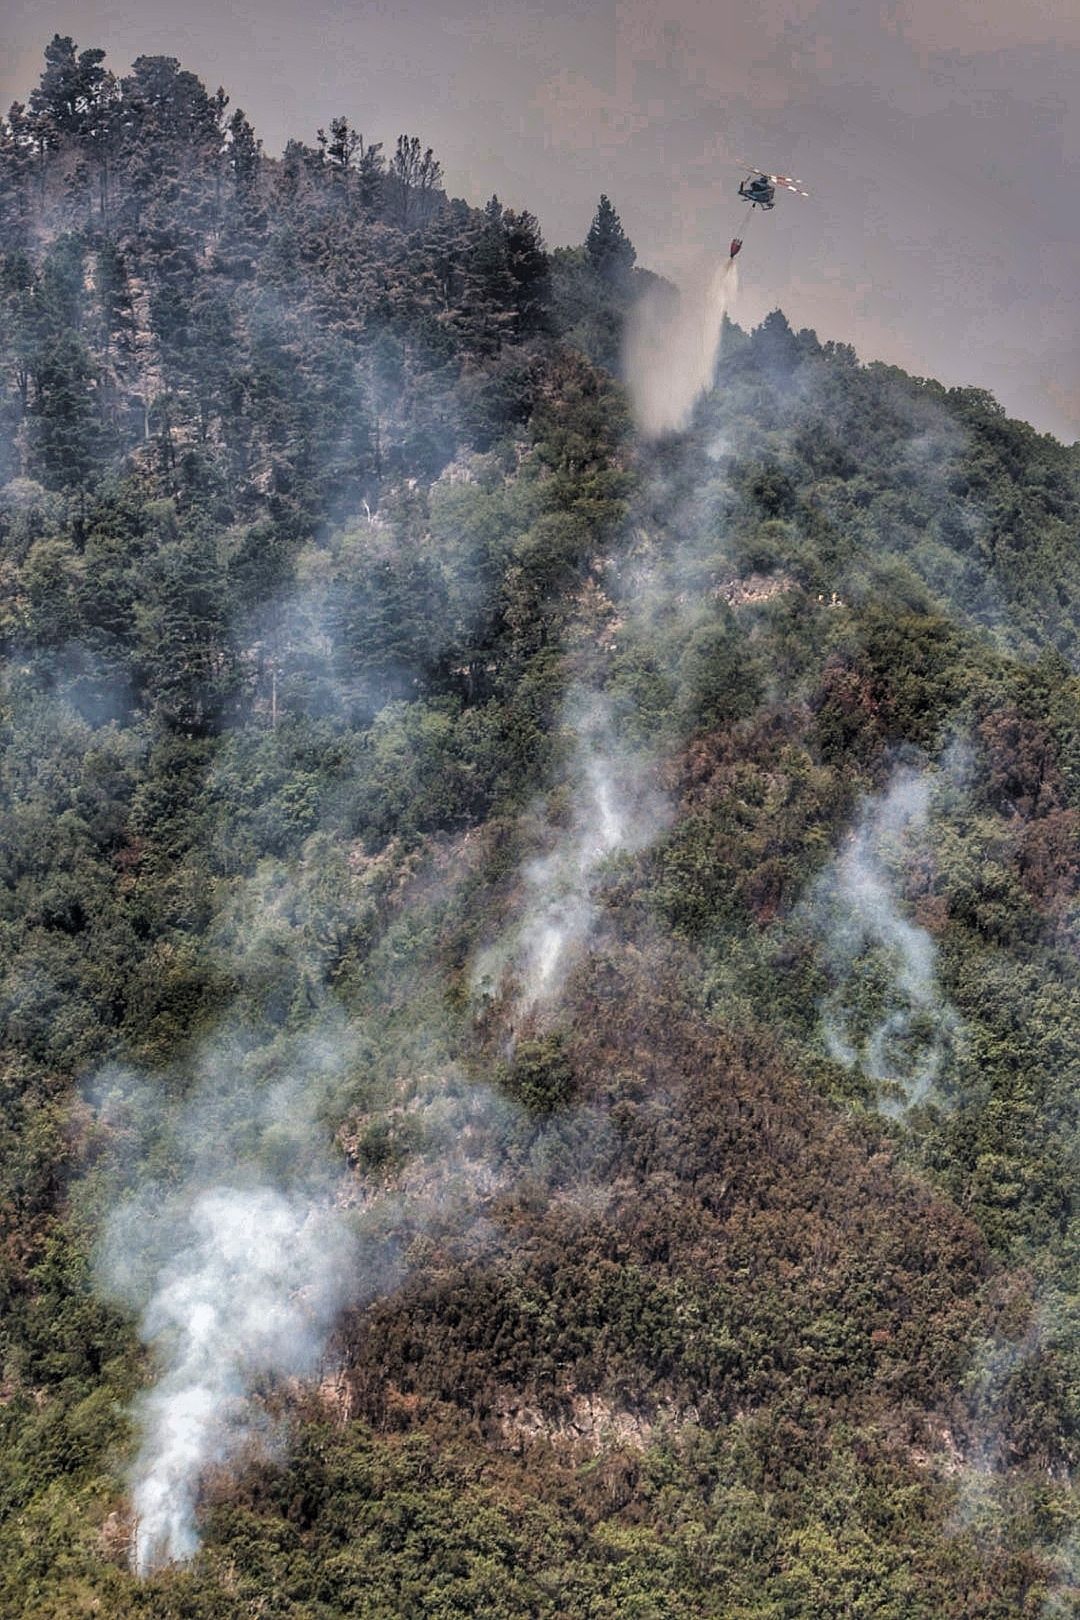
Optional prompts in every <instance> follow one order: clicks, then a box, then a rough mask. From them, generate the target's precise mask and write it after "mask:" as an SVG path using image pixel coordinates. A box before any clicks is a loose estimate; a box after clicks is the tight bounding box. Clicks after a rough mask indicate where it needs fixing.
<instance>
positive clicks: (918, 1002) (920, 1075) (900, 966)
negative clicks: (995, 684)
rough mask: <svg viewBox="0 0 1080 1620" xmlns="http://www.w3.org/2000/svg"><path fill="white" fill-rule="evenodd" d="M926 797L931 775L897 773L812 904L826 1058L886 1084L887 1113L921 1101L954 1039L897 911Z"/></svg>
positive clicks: (932, 978)
mask: <svg viewBox="0 0 1080 1620" xmlns="http://www.w3.org/2000/svg"><path fill="white" fill-rule="evenodd" d="M930 793H931V780H930V778H929V776H928V775H925V774H919V773H917V772H914V771H911V770H907V769H901V770H898V771H897V772H896V773H895V774H894V776H893V778H892V781H891V782H890V784H889V786H888V788H887V789H886V791H885V793H884V794H883V795H881V796H880V797H877V798H874V799H871V800H870V801H869V802H868V803H867V804H865V805H864V806H863V809H862V811H861V812H860V815H859V817H858V820H857V822H856V825H855V828H854V830H853V832H852V833H851V835H850V837H849V840H848V843H847V846H846V847H845V849H844V850H843V852H842V853H841V854H840V855H839V856H838V857H837V859H836V860H835V861H834V862H833V864H832V866H831V867H830V868H829V870H828V871H827V872H826V873H825V875H824V876H823V877H822V878H821V879H820V881H819V882H818V884H817V886H816V889H815V893H814V897H813V902H812V906H813V913H814V919H815V924H816V927H817V929H818V930H819V931H820V932H822V933H823V934H824V935H825V940H826V960H827V963H828V966H829V969H830V972H831V974H832V977H833V980H834V988H833V990H832V992H831V994H830V995H829V996H828V998H827V999H826V1001H825V1004H824V1006H823V1009H822V1013H823V1024H824V1035H825V1041H826V1045H827V1047H828V1050H829V1054H830V1056H832V1057H833V1058H834V1059H836V1060H837V1061H838V1062H841V1063H843V1064H845V1065H846V1066H848V1067H850V1066H852V1065H854V1064H856V1063H858V1064H859V1065H861V1067H862V1069H863V1070H864V1072H865V1073H866V1074H867V1075H868V1076H869V1077H870V1078H871V1079H872V1080H875V1081H877V1082H878V1083H879V1084H881V1085H882V1086H883V1088H884V1089H883V1090H882V1092H881V1093H880V1096H879V1106H880V1107H881V1108H882V1110H883V1111H884V1112H886V1113H898V1112H901V1111H902V1110H903V1109H904V1108H907V1107H910V1106H911V1105H912V1104H913V1103H916V1102H918V1101H919V1100H920V1099H921V1098H923V1097H924V1096H925V1095H926V1094H927V1092H928V1091H929V1090H930V1088H931V1086H932V1085H933V1084H934V1082H935V1080H936V1079H937V1078H938V1076H939V1074H940V1071H941V1068H942V1065H943V1063H944V1060H945V1058H946V1056H947V1054H948V1053H949V1052H950V1050H951V1049H952V1047H953V1046H954V1044H955V1042H956V1039H957V1037H958V1032H959V1021H958V1018H957V1015H956V1013H955V1011H954V1010H953V1008H952V1007H951V1006H950V1005H949V1003H948V1001H947V1000H946V998H945V997H944V995H943V993H942V991H941V988H940V986H939V983H938V978H937V966H936V955H937V953H936V947H935V945H934V941H933V939H932V938H931V936H930V935H929V934H928V933H927V931H926V930H925V929H924V928H921V927H920V926H919V925H918V924H917V923H915V922H913V921H912V920H911V918H910V917H909V916H907V915H905V912H904V902H903V889H902V883H901V876H902V870H903V866H904V861H905V857H906V856H908V855H909V854H910V846H911V843H912V840H913V839H915V838H916V837H917V836H918V835H919V834H920V833H921V832H922V831H923V830H924V829H925V826H926V822H927V815H928V810H929V804H930Z"/></svg>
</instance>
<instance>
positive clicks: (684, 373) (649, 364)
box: [623, 259, 739, 438]
mask: <svg viewBox="0 0 1080 1620" xmlns="http://www.w3.org/2000/svg"><path fill="white" fill-rule="evenodd" d="M738 287H739V271H738V267H737V265H736V263H735V261H734V259H726V260H725V261H724V262H723V263H722V264H720V265H719V266H717V267H716V268H711V269H709V270H707V271H704V272H701V273H699V274H698V275H697V276H694V277H691V278H688V282H687V285H686V286H685V287H684V288H683V290H682V291H681V293H679V294H678V295H675V294H673V293H672V291H671V289H670V287H669V286H668V285H667V284H666V283H660V284H658V285H656V286H654V287H651V288H650V289H649V290H648V291H647V292H646V293H645V294H644V295H643V297H642V298H641V299H639V301H638V303H637V304H636V305H635V306H634V309H633V311H632V313H631V316H630V320H629V322H628V325H627V333H626V343H625V353H624V357H623V359H624V365H625V370H626V379H627V384H628V386H629V389H630V397H631V400H632V402H633V406H634V414H635V416H636V418H637V422H638V426H639V427H640V429H641V431H642V433H643V434H645V436H646V437H647V438H656V437H657V436H658V435H660V434H662V433H674V432H677V431H678V430H679V429H680V428H683V427H685V426H686V424H687V422H688V421H689V418H690V414H691V412H692V411H693V409H694V405H695V404H696V403H697V401H698V399H699V398H700V397H701V395H702V394H703V393H705V391H706V390H707V389H709V388H711V387H712V384H713V378H714V376H715V374H716V362H717V359H718V357H719V354H720V336H721V332H722V329H723V321H724V316H725V315H726V314H727V313H728V311H729V310H730V309H731V307H732V305H733V303H734V300H735V296H736V294H737V292H738Z"/></svg>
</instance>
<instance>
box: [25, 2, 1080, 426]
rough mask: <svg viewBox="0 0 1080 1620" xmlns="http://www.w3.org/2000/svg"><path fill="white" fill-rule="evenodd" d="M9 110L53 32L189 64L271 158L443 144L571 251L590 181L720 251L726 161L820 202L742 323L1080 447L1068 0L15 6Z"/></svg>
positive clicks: (796, 216) (753, 232)
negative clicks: (779, 328) (823, 343)
mask: <svg viewBox="0 0 1080 1620" xmlns="http://www.w3.org/2000/svg"><path fill="white" fill-rule="evenodd" d="M2 13H3V18H4V23H5V27H4V38H5V45H6V49H5V52H4V56H3V60H2V61H0V97H2V98H3V104H4V105H7V104H8V103H10V102H11V101H12V100H14V99H25V97H26V96H27V94H28V92H29V90H30V89H31V88H32V87H33V85H34V84H35V83H36V81H37V76H38V73H39V71H40V60H41V51H42V49H43V47H44V45H45V42H46V40H47V39H48V38H49V37H50V36H51V35H52V34H53V33H54V32H57V31H59V32H61V33H70V34H72V35H73V36H74V38H75V39H76V41H77V42H78V43H79V45H80V46H86V45H102V46H104V47H105V48H106V49H107V51H108V53H109V63H110V65H111V66H112V67H113V68H114V70H116V71H119V72H122V71H124V70H126V68H127V67H128V65H129V64H130V62H131V60H132V59H133V57H135V56H136V55H139V54H147V55H150V54H166V55H173V56H178V57H179V58H180V59H181V61H182V62H183V63H184V65H185V66H187V67H189V68H191V69H192V70H193V71H195V72H196V73H198V74H199V75H200V77H202V78H203V79H204V80H206V81H207V83H208V84H209V86H210V88H211V89H213V88H216V86H217V85H218V84H222V85H224V87H225V89H226V90H227V91H228V93H229V95H230V96H231V98H232V102H233V105H239V106H241V107H243V109H244V111H245V112H246V113H247V114H248V116H249V118H250V119H251V120H252V122H253V123H254V124H255V126H256V128H257V130H258V131H259V133H260V134H261V136H262V137H263V140H264V145H265V148H266V150H267V151H268V152H269V153H271V154H276V153H278V152H280V151H281V149H282V147H283V145H284V143H285V141H286V140H287V139H288V138H289V137H290V136H297V137H300V138H303V139H307V140H312V139H313V138H314V133H315V130H316V128H317V127H318V126H319V125H326V124H328V123H329V120H330V119H331V118H332V117H333V116H335V115H336V114H338V113H344V114H345V115H346V116H347V117H348V118H349V119H350V121H351V122H353V123H354V124H355V125H356V126H357V127H358V128H359V129H360V130H361V131H362V132H363V133H364V135H365V136H366V137H367V138H369V139H376V140H377V139H383V140H385V141H386V142H387V144H388V145H391V144H392V143H393V140H394V139H395V137H396V136H397V134H398V133H400V132H401V131H405V130H407V131H409V132H415V133H417V134H419V135H420V136H421V138H422V139H423V140H424V141H425V142H430V143H431V144H432V145H433V146H434V147H435V149H436V152H437V154H438V156H439V157H440V158H441V160H442V163H443V166H444V170H445V175H446V183H447V186H448V189H449V190H450V191H451V192H452V193H453V194H456V195H460V196H464V197H466V198H468V199H469V200H470V201H472V202H482V201H484V200H485V199H486V198H487V197H488V196H490V195H491V193H492V192H497V193H498V194H499V196H500V197H501V198H502V200H503V201H504V202H505V203H507V204H509V205H511V206H514V207H519V208H520V207H528V208H530V209H532V211H533V212H534V213H536V214H537V215H538V216H539V218H540V221H541V224H542V226H543V228H544V232H545V235H546V237H547V240H548V242H549V244H551V245H552V246H557V245H560V244H563V243H568V242H580V241H581V240H582V239H583V238H584V235H585V232H586V230H587V228H588V224H589V220H590V218H591V216H592V212H593V210H594V208H595V204H596V199H597V197H598V195H599V193H600V192H601V191H605V192H607V193H608V194H609V195H610V196H611V198H612V200H613V202H614V203H615V206H616V208H617V209H618V210H619V213H620V215H621V217H622V220H623V224H624V225H625V227H626V229H627V231H628V232H629V234H630V236H631V237H632V239H633V240H634V242H635V245H636V246H637V248H638V253H639V259H640V262H642V263H644V264H647V265H649V266H650V267H653V268H655V269H658V270H661V271H665V272H668V273H673V274H676V275H677V274H678V273H679V272H680V270H686V269H687V268H688V267H689V266H690V265H691V264H696V265H697V266H700V263H701V261H702V260H703V259H708V258H709V257H711V256H713V255H720V254H726V251H727V244H728V242H729V240H730V238H731V236H732V234H733V233H734V231H735V229H736V228H737V226H738V225H739V222H740V219H741V216H742V209H741V205H740V204H739V202H738V199H737V198H736V197H735V188H736V186H737V184H738V180H739V178H740V176H739V171H738V168H737V167H736V166H735V160H736V159H738V158H742V157H745V158H747V159H749V160H750V161H751V162H752V163H755V164H760V165H762V166H765V167H769V168H778V169H782V170H785V171H787V172H793V173H795V174H796V175H798V176H800V177H801V178H802V179H803V180H805V181H806V183H807V185H808V187H809V189H810V190H811V192H812V193H813V195H812V197H811V198H810V199H809V200H808V201H803V200H802V199H799V198H795V197H790V196H784V197H783V198H782V199H781V201H780V202H779V204H778V206H777V208H776V209H775V211H774V212H773V213H771V214H768V215H756V216H755V217H754V219H753V221H752V222H751V224H750V227H749V229H748V230H747V232H746V245H745V247H744V250H743V254H742V257H741V259H740V269H741V272H742V276H741V292H740V304H739V308H738V309H737V310H736V311H735V312H734V313H735V318H736V319H737V320H739V322H740V324H743V325H748V324H752V323H754V322H756V321H757V320H758V319H760V318H761V317H762V316H763V315H764V314H765V313H767V312H768V310H769V309H771V308H773V307H775V306H776V305H778V304H779V305H780V306H781V307H783V308H784V310H785V311H786V312H787V314H788V316H789V318H790V319H791V320H792V321H793V322H794V323H795V324H796V325H800V326H801V325H809V326H813V327H814V328H815V329H816V330H817V332H818V335H819V336H820V337H822V338H836V339H841V340H844V341H849V342H852V343H854V344H855V346H856V348H857V349H858V350H859V352H860V354H861V355H862V356H863V358H864V359H871V358H878V359H883V360H887V361H891V362H894V363H896V364H899V365H902V366H904V367H905V368H906V369H907V370H910V371H913V372H915V373H916V374H919V375H925V376H935V377H939V378H941V379H942V381H944V382H947V383H950V384H952V383H965V384H975V385H978V386H981V387H986V388H990V389H992V390H993V391H994V393H996V394H997V396H998V397H999V399H1000V400H1001V401H1002V403H1003V404H1004V405H1005V407H1006V409H1007V410H1008V411H1009V412H1010V413H1011V414H1014V415H1018V416H1022V417H1026V418H1027V419H1028V420H1030V421H1032V422H1034V423H1035V425H1036V426H1037V427H1039V428H1042V429H1045V430H1048V431H1051V432H1055V433H1057V434H1059V435H1060V436H1062V437H1064V438H1066V439H1069V440H1071V439H1074V438H1076V437H1077V435H1078V434H1080V319H1078V316H1077V313H1076V307H1077V305H1076V297H1075V295H1076V293H1077V290H1078V289H1080V206H1078V202H1080V197H1078V190H1080V186H1078V180H1077V174H1078V172H1080V171H1078V163H1077V160H1078V158H1080V97H1077V95H1076V93H1075V87H1076V85H1077V83H1080V5H1077V3H1076V0H946V3H945V4H942V3H941V0H883V3H877V0H764V3H760V4H756V5H755V4H752V3H751V4H747V3H746V0H738V3H736V0H720V3H717V0H593V3H590V4H588V5H583V4H580V0H579V3H576V4H572V3H570V0H548V3H546V4H543V5H539V4H529V3H523V0H503V3H496V0H488V3H487V4H485V3H484V0H439V3H438V4H436V3H434V0H392V3H391V0H368V3H362V4H360V3H358V4H353V5H347V4H343V3H342V0H305V3H304V4H303V5H301V4H299V3H298V0H258V3H256V0H233V4H232V5H230V6H229V7H224V6H221V5H219V4H218V3H217V0H185V4H184V5H183V6H178V5H176V4H175V0H168V3H166V0H139V4H137V5H136V4H135V3H134V0H58V3H54V4H50V3H44V4H43V3H42V0H2Z"/></svg>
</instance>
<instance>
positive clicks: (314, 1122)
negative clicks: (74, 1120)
mask: <svg viewBox="0 0 1080 1620" xmlns="http://www.w3.org/2000/svg"><path fill="white" fill-rule="evenodd" d="M351 1055H352V1042H351V1041H350V1040H349V1039H348V1037H347V1035H346V1033H345V1031H344V1030H343V1029H342V1027H341V1026H339V1025H336V1024H334V1023H333V1022H332V1021H330V1020H324V1021H323V1024H322V1027H321V1028H319V1029H312V1030H309V1031H308V1032H306V1033H305V1035H304V1037H303V1038H302V1040H301V1039H297V1040H291V1041H290V1040H281V1041H279V1043H278V1047H277V1050H275V1051H274V1052H273V1053H272V1055H268V1052H267V1049H266V1048H253V1047H252V1046H251V1045H250V1044H249V1043H248V1042H246V1041H243V1040H241V1039H240V1038H239V1037H238V1036H236V1035H235V1034H234V1035H225V1036H222V1037H220V1038H219V1039H218V1040H217V1041H216V1042H215V1043H214V1044H213V1045H212V1046H211V1047H210V1048H209V1049H208V1051H207V1052H206V1054H205V1055H204V1057H203V1060H202V1063H201V1070H202V1072H201V1076H200V1078H199V1081H198V1083H197V1084H196V1086H195V1088H194V1090H193V1094H192V1095H191V1096H190V1097H189V1098H188V1099H186V1100H185V1102H184V1103H183V1104H182V1105H181V1106H180V1108H179V1109H178V1110H174V1111H172V1112H169V1111H167V1110H166V1109H164V1108H163V1107H162V1104H161V1101H160V1092H159V1091H158V1090H157V1089H156V1088H152V1087H151V1086H150V1085H149V1084H148V1083H146V1082H144V1081H140V1080H139V1079H137V1078H135V1077H133V1076H131V1075H129V1074H127V1073H125V1072H122V1071H116V1070H112V1071H107V1072H106V1073H105V1074H103V1075H102V1076H100V1077H99V1080H98V1082H97V1092H98V1098H97V1101H98V1112H99V1117H100V1119H101V1120H102V1122H103V1124H104V1126H105V1127H106V1129H107V1130H108V1131H109V1133H110V1135H111V1136H112V1137H113V1138H115V1140H116V1141H117V1142H118V1143H122V1142H126V1143H128V1144H130V1143H131V1141H132V1140H134V1141H136V1142H138V1143H139V1150H138V1158H139V1160H140V1161H141V1162H142V1163H146V1162H147V1161H148V1160H149V1161H151V1162H154V1161H156V1162H162V1161H164V1162H167V1163H168V1164H169V1165H170V1166H171V1167H172V1168H171V1173H170V1175H169V1176H168V1178H167V1179H163V1181H162V1182H161V1183H157V1184H155V1183H143V1184H141V1185H139V1186H137V1187H136V1188H135V1189H133V1190H132V1191H130V1192H129V1194H128V1196H127V1197H125V1198H122V1199H120V1200H119V1201H118V1203H117V1205H116V1207H115V1208H114V1211H113V1213H112V1215H111V1217H110V1219H109V1221H108V1224H107V1228H106V1231H105V1235H104V1239H103V1242H102V1245H101V1249H100V1253H99V1256H98V1269H99V1275H100V1278H101V1281H102V1283H103V1285H104V1286H105V1288H106V1289H107V1291H108V1292H109V1293H111V1294H112V1295H113V1296H114V1297H116V1298H117V1299H119V1300H122V1301H123V1302H124V1303H125V1304H127V1305H128V1306H129V1307H131V1308H133V1309H135V1310H137V1311H138V1312H139V1316H140V1334H141V1337H142V1338H143V1340H144V1342H145V1343H146V1344H148V1345H149V1346H151V1347H152V1349H153V1352H154V1355H155V1358H156V1360H157V1363H158V1367H159V1376H158V1378H157V1380H156V1382H155V1384H154V1386H153V1388H152V1389H150V1390H149V1391H147V1392H146V1393H145V1394H144V1395H143V1396H142V1397H141V1399H140V1401H139V1402H138V1404H137V1412H136V1416H137V1419H138V1422H139V1425H140V1428H141V1444H140V1447H139V1451H138V1455H137V1457H136V1459H135V1462H134V1465H133V1468H132V1474H131V1489H132V1508H133V1513H134V1518H135V1539H134V1547H133V1557H132V1562H133V1564H134V1567H135V1569H136V1571H137V1573H139V1574H141V1575H145V1574H148V1573H151V1572H152V1571H153V1570H155V1569H157V1568H159V1567H161V1566H162V1565H164V1564H168V1563H172V1562H183V1561H185V1560H187V1559H189V1558H190V1557H191V1556H192V1554H193V1553H194V1552H195V1550H196V1548H197V1546H198V1540H199V1537H198V1530H197V1523H196V1509H197V1506H198V1500H199V1493H200V1490H201V1487H202V1481H203V1479H204V1476H205V1474H206V1470H207V1469H208V1468H209V1467H211V1466H212V1465H214V1464H215V1463H218V1464H220V1463H225V1462H228V1461H229V1460H230V1459H231V1458H235V1457H236V1456H237V1454H238V1453H239V1452H241V1451H243V1450H244V1449H245V1448H246V1447H247V1446H249V1445H250V1444H251V1443H252V1442H253V1440H254V1439H255V1438H256V1437H257V1435H258V1432H259V1429H260V1426H261V1422H262V1420H261V1417H260V1408H259V1407H258V1406H257V1405H253V1404H252V1402H251V1400H250V1396H251V1393H252V1391H253V1389H254V1388H255V1387H256V1386H257V1385H258V1384H260V1383H261V1382H263V1381H265V1380H267V1379H279V1380H280V1379H283V1378H294V1377H304V1376H307V1375H309V1374H311V1373H312V1372H314V1371H315V1370H316V1369H317V1367H318V1365H319V1361H320V1358H321V1357H322V1355H323V1353H324V1351H325V1346H326V1342H327V1338H328V1335H329V1332H330V1329H331V1327H332V1325H333V1322H334V1320H335V1318H336V1315H337V1313H338V1312H339V1311H340V1309H341V1308H342V1306H343V1305H344V1304H345V1303H346V1301H347V1300H349V1299H351V1298H355V1297H356V1296H357V1294H358V1292H360V1291H362V1289H363V1288H364V1287H365V1286H377V1282H375V1280H374V1279H375V1278H376V1277H377V1275H378V1270H379V1268H378V1266H377V1265H376V1264H375V1260H374V1257H373V1256H370V1255H368V1254H364V1255H363V1256H361V1255H360V1252H359V1250H358V1248H357V1242H356V1238H355V1236H354V1234H353V1233H352V1231H351V1230H350V1227H349V1226H348V1224H347V1219H346V1216H345V1214H344V1213H343V1211H342V1210H341V1208H340V1207H339V1204H338V1201H337V1200H336V1199H335V1196H334V1194H335V1180H336V1178H337V1176H338V1175H339V1173H340V1170H341V1168H342V1163H341V1161H340V1159H339V1160H338V1161H337V1162H335V1156H334V1154H333V1153H332V1151H331V1147H330V1141H329V1137H328V1133H327V1132H325V1131H321V1130H320V1128H319V1124H318V1110H319V1107H320V1105H321V1104H322V1103H323V1102H324V1101H325V1099H326V1097H327V1095H328V1094H329V1092H330V1091H331V1089H332V1088H333V1087H334V1086H335V1085H336V1084H338V1083H340V1079H341V1075H342V1073H343V1070H344V1068H345V1066H346V1065H347V1064H348V1063H349V1061H350V1059H351ZM281 1071H284V1073H285V1078H284V1079H275V1078H274V1074H275V1072H277V1073H280V1072H281ZM361 1259H362V1260H363V1262H364V1264H362V1265H361V1263H360V1262H361Z"/></svg>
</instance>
